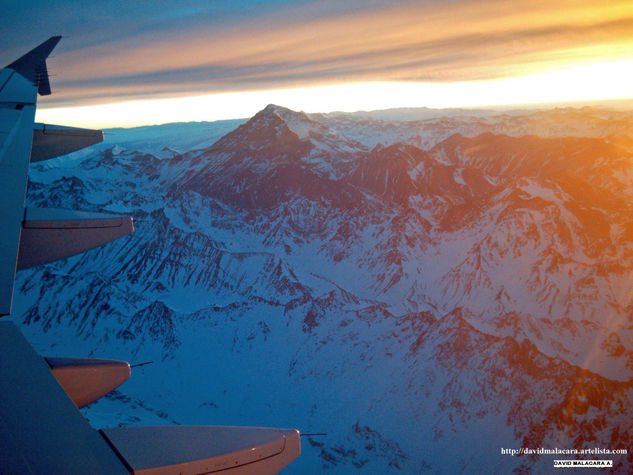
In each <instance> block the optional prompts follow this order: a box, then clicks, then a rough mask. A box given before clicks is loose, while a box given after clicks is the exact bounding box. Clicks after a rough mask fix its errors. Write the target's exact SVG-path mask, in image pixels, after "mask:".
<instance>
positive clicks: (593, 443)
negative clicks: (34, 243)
mask: <svg viewBox="0 0 633 475" xmlns="http://www.w3.org/2000/svg"><path fill="white" fill-rule="evenodd" d="M398 117H400V119H398ZM632 126H633V113H630V112H626V111H615V110H610V109H606V108H598V107H586V108H580V109H578V108H562V109H561V108H559V109H544V110H523V111H505V112H491V111H485V112H482V111H465V110H464V111H451V112H450V113H447V114H444V115H443V114H442V113H441V112H437V111H435V112H433V113H431V112H430V111H428V110H420V111H416V110H406V111H391V112H382V113H331V114H306V113H303V112H296V111H292V110H289V109H286V108H283V107H280V106H276V105H269V106H267V107H266V108H265V109H263V110H262V111H260V112H259V113H257V114H256V115H255V116H254V117H252V118H250V119H248V120H236V121H223V122H218V123H183V124H170V125H167V126H155V127H144V128H138V129H128V130H122V129H119V130H112V131H106V132H109V133H107V135H106V141H105V142H104V143H103V144H101V145H100V146H98V147H94V148H92V149H88V150H84V151H81V152H77V153H75V154H72V155H69V156H66V157H61V158H59V159H54V160H49V161H47V162H41V163H37V164H33V165H32V166H31V175H30V182H29V189H28V194H27V202H28V204H29V205H30V206H36V207H38V206H40V207H55V208H68V209H81V210H87V211H91V210H94V211H101V210H103V211H108V212H110V213H123V214H126V215H131V216H133V217H134V220H135V227H136V231H135V232H134V234H132V235H130V236H128V237H126V238H123V239H121V240H119V241H117V242H114V243H111V244H108V245H107V246H104V247H102V248H98V249H95V250H93V251H90V252H88V253H85V254H82V255H78V256H74V257H71V258H68V259H66V260H64V261H58V262H55V263H51V264H47V265H43V266H39V267H35V268H32V269H27V270H24V271H20V272H19V273H18V278H17V280H16V296H15V300H14V317H13V318H14V320H15V321H16V322H17V323H18V324H19V325H20V326H21V329H22V331H23V332H24V333H25V335H26V336H27V337H28V339H29V340H30V341H31V343H32V344H33V345H34V346H35V347H36V348H37V349H38V351H40V353H42V354H45V355H47V356H62V355H74V356H97V357H110V358H118V359H126V360H128V361H130V362H131V363H132V364H135V363H137V364H138V363H143V362H148V361H152V362H153V363H152V364H149V365H145V366H141V367H139V368H137V369H134V370H133V373H132V377H131V379H130V380H129V381H128V382H126V383H125V384H124V385H123V386H121V387H120V388H119V389H118V390H117V391H115V392H114V393H112V394H111V395H109V396H107V397H106V398H104V399H102V400H100V401H98V402H97V403H95V404H93V405H91V406H90V407H88V408H86V409H85V410H84V414H85V415H86V417H87V418H88V419H89V420H90V421H91V423H92V424H93V425H94V426H96V427H105V426H116V425H137V424H138V425H140V424H166V423H170V424H171V423H176V424H178V423H183V424H226V425H251V426H275V427H296V428H298V429H299V430H301V432H303V433H308V434H309V433H327V435H325V436H323V435H319V436H306V437H304V439H303V453H302V455H301V457H300V458H299V459H298V460H297V461H295V462H293V463H292V464H291V465H290V466H289V467H288V469H287V470H286V471H284V473H320V472H323V471H325V472H327V473H424V472H429V473H459V472H473V471H474V470H476V471H485V472H490V473H499V472H504V473H509V472H514V473H542V472H548V471H550V470H551V469H552V462H553V460H554V459H560V458H574V457H571V456H570V457H561V456H560V455H559V456H555V455H534V454H524V455H521V456H519V455H516V456H512V455H509V454H504V453H503V449H519V448H521V447H526V448H532V449H538V448H539V447H544V448H552V449H553V448H555V447H558V448H559V449H570V448H576V449H582V448H594V447H601V448H608V449H623V448H627V447H629V446H630V445H631V442H633V431H632V430H631V427H630V426H631V425H630V421H631V415H632V414H631V409H630V408H631V407H632V406H633V383H632V377H633V300H632V292H631V288H632V286H631V282H632V280H633V271H631V269H632V268H633V224H632V223H631V219H630V217H631V216H632V211H633V205H632V203H633V135H631V132H630V131H631V130H633V128H632ZM582 458H599V459H613V461H614V469H613V470H614V471H615V472H618V471H626V470H628V469H629V468H630V467H631V462H633V459H632V456H631V455H611V456H607V455H602V456H582ZM627 467H628V468H627Z"/></svg>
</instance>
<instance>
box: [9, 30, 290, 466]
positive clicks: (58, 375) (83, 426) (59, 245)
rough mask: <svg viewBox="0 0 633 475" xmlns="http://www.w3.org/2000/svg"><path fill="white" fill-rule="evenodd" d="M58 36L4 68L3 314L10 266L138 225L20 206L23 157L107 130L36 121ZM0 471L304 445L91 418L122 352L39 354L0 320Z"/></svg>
mask: <svg viewBox="0 0 633 475" xmlns="http://www.w3.org/2000/svg"><path fill="white" fill-rule="evenodd" d="M60 38H61V37H60V36H54V37H52V38H50V39H48V40H47V41H45V42H43V43H42V44H40V45H39V46H37V47H36V48H34V49H33V50H31V51H30V52H28V53H27V54H25V55H24V56H22V57H21V58H19V59H17V60H16V61H14V62H12V63H11V64H9V65H8V66H6V67H5V68H4V69H1V70H0V193H1V194H2V199H1V200H0V316H1V315H6V314H9V313H10V312H11V303H12V298H13V286H14V279H15V272H16V269H23V268H26V267H30V266H35V265H39V264H42V263H45V262H50V261H54V260H57V259H62V258H65V257H68V256H71V255H74V254H77V253H81V252H85V251H87V250H88V249H91V248H93V247H96V246H100V245H102V244H105V243H106V242H109V241H112V240H114V239H118V238H119V237H122V236H125V235H126V234H129V233H130V232H132V231H133V230H134V226H133V222H132V218H129V217H122V216H118V215H108V214H102V213H85V212H81V211H74V210H73V211H70V210H59V209H31V208H29V209H26V208H25V193H26V186H27V181H28V171H29V163H30V162H32V161H40V160H46V159H49V158H53V157H56V156H60V155H64V154H67V153H70V152H72V151H75V150H79V149H81V148H83V147H86V146H89V145H92V144H94V143H98V142H100V141H102V140H103V133H102V132H101V131H96V130H88V129H77V128H72V127H63V126H56V125H47V124H35V123H34V119H35V107H36V101H37V95H38V94H40V95H47V94H50V93H51V89H50V83H49V78H48V72H47V67H46V58H47V57H48V55H49V54H50V53H51V51H52V50H53V48H54V47H55V46H56V45H57V43H58V42H59V40H60ZM0 348H2V352H1V354H0V358H1V361H0V473H31V474H49V473H65V474H85V473H90V474H118V473H121V474H125V473H142V474H146V475H149V474H169V473H180V474H185V473H187V474H189V473H214V472H221V473H226V474H229V473H230V474H250V473H258V474H274V473H277V472H278V471H279V470H281V469H282V468H284V467H285V466H286V465H288V464H289V463H290V462H292V460H294V459H295V458H297V457H298V456H299V454H300V452H301V443H300V438H299V436H300V435H299V432H298V431H297V430H294V429H272V428H261V427H216V426H206V427H205V426H194V427H182V426H174V427H129V428H115V429H103V430H100V431H97V430H95V429H93V428H92V427H91V426H90V425H89V423H88V421H87V420H86V419H84V417H83V416H82V415H81V412H79V410H78V409H77V408H78V407H83V406H85V405H87V404H90V403H91V402H94V401H95V400H97V399H98V398H100V397H101V396H103V395H105V394H106V393H108V392H109V391H111V390H113V389H114V388H116V387H117V386H118V385H120V384H121V383H122V382H124V381H125V380H126V379H127V378H128V377H129V376H130V365H129V364H128V363H127V362H124V361H116V360H102V359H91V358H60V357H52V358H42V357H41V356H39V355H38V354H37V353H36V352H35V350H34V349H33V348H32V347H31V345H30V344H29V343H28V342H27V340H26V339H25V338H24V336H23V335H22V334H21V332H20V331H19V329H18V328H17V327H16V326H15V325H14V324H13V323H12V322H0Z"/></svg>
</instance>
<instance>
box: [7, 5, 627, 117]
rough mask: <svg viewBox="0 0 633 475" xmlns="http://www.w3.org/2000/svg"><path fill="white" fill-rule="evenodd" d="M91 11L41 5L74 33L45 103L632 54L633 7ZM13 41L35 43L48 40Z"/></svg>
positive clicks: (459, 72) (452, 72) (563, 63)
mask: <svg viewBox="0 0 633 475" xmlns="http://www.w3.org/2000/svg"><path fill="white" fill-rule="evenodd" d="M82 5H84V6H81V7H79V6H76V5H75V2H70V1H62V2H58V3H57V4H56V6H55V7H51V6H45V5H44V4H43V5H41V6H40V10H38V13H37V15H38V18H40V17H41V16H44V15H46V14H49V13H50V18H49V21H48V28H49V29H50V28H53V29H51V30H50V34H55V33H58V32H59V30H56V29H54V28H55V25H56V23H57V22H60V23H61V26H62V27H66V28H68V29H70V31H71V33H70V36H69V38H67V39H65V40H64V41H63V42H62V43H61V44H60V46H59V51H58V52H57V55H56V57H55V58H53V59H52V61H51V69H52V70H53V71H56V72H59V77H58V78H55V80H54V82H53V85H54V92H55V94H54V95H53V96H51V97H50V98H47V99H46V101H43V102H42V104H41V105H42V106H44V107H53V106H59V105H71V104H73V103H75V102H82V103H86V102H87V103H91V104H94V103H102V102H112V101H114V100H129V99H140V98H151V97H161V98H165V97H183V96H191V95H201V94H212V93H228V92H237V91H255V90H261V89H276V88H289V87H309V86H320V85H335V84H340V83H349V82H359V81H416V82H417V81H423V82H440V83H442V82H454V81H473V80H481V79H496V78H507V77H514V76H521V75H526V74H533V73H537V72H539V71H543V70H548V69H562V68H566V67H571V66H575V65H580V64H586V63H591V62H596V61H604V60H607V59H617V58H624V57H631V56H633V53H631V51H633V49H632V48H631V47H632V46H633V1H628V0H627V1H614V2H598V1H593V0H587V1H570V0H562V1H541V0H536V1H529V2H528V1H524V0H519V1H506V0H483V1H465V0H457V1H426V2H411V1H408V2H393V1H351V2H345V4H344V5H343V4H342V2H335V1H322V2H308V1H304V2H287V1H277V2H256V1H252V2H237V1H236V2H202V1H200V2H196V1H189V2H186V1H185V2H172V1H166V2H164V5H161V8H152V7H153V5H155V3H154V2H114V3H113V4H111V5H112V6H109V7H105V6H103V4H101V3H95V2H87V4H82ZM76 9H77V10H78V11H76ZM62 13H65V16H64V15H63V14H62ZM71 13H72V15H70V16H69V14H71ZM30 14H33V12H32V11H31V12H30ZM12 15H16V13H15V12H13V13H12ZM73 15H74V16H73ZM25 17H28V14H24V15H23V17H21V18H20V20H19V21H18V23H20V22H26V21H27V20H26V19H25ZM73 18H74V19H73ZM5 21H6V18H5ZM38 33H39V31H38ZM61 33H62V34H63V33H64V31H61ZM9 36H10V41H11V43H16V42H17V41H18V39H20V40H22V41H23V42H24V44H28V45H29V46H31V45H32V44H33V43H36V42H37V41H39V40H40V39H41V38H36V39H35V38H33V39H32V38H26V37H25V36H24V35H23V36H22V37H21V38H18V37H16V34H15V32H13V33H12V35H9ZM16 47H17V46H12V48H11V49H10V50H11V51H13V50H15V48H16ZM20 47H21V48H22V49H24V46H23V45H20ZM11 59H13V58H6V60H7V61H8V60H11ZM631 95H632V96H633V93H632V94H631Z"/></svg>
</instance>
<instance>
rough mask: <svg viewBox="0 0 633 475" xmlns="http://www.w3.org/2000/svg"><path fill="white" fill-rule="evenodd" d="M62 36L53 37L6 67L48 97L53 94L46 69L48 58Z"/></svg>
mask: <svg viewBox="0 0 633 475" xmlns="http://www.w3.org/2000/svg"><path fill="white" fill-rule="evenodd" d="M61 39H62V37H61V36H52V37H50V38H49V39H47V40H46V41H45V42H44V43H42V44H40V45H39V46H36V47H35V48H33V49H32V50H31V51H29V52H28V53H26V54H25V55H24V56H22V57H20V58H18V59H16V60H15V61H13V62H12V63H11V64H9V65H8V66H6V67H7V68H10V69H13V70H14V71H16V72H18V73H20V74H21V75H22V76H24V77H25V78H26V79H28V80H29V81H31V82H32V83H33V84H34V85H35V86H37V92H39V94H40V95H41V96H47V95H49V94H50V93H51V86H50V83H49V82H48V70H47V69H46V58H48V55H49V54H51V51H53V48H55V46H57V43H59V40H61Z"/></svg>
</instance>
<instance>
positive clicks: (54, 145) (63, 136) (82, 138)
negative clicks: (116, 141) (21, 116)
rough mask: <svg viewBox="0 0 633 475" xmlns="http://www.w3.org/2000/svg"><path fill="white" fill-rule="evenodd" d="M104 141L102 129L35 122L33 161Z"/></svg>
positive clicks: (32, 148) (57, 155)
mask: <svg viewBox="0 0 633 475" xmlns="http://www.w3.org/2000/svg"><path fill="white" fill-rule="evenodd" d="M99 142H103V132H102V131H101V130H92V129H80V128H78V127H65V126H62V125H49V124H35V126H34V127H33V145H32V147H31V162H39V161H42V160H48V159H49V158H55V157H59V156H61V155H66V154H68V153H71V152H76V151H77V150H81V149H82V148H86V147H89V146H91V145H94V144H97V143H99Z"/></svg>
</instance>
